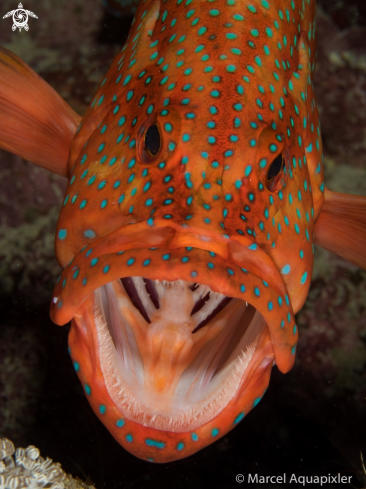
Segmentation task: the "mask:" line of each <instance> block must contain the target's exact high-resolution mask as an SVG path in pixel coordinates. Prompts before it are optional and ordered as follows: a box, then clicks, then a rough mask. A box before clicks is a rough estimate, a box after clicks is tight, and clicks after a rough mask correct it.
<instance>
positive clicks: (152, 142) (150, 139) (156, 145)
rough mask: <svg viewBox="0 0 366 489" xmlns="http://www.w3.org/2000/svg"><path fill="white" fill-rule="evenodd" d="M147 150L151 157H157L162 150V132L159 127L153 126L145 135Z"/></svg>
mask: <svg viewBox="0 0 366 489" xmlns="http://www.w3.org/2000/svg"><path fill="white" fill-rule="evenodd" d="M145 150H146V151H148V152H149V153H150V155H151V156H156V155H157V154H158V153H159V150H160V132H159V129H158V126H157V125H156V124H153V125H152V126H150V127H149V128H148V130H147V131H146V133H145Z"/></svg>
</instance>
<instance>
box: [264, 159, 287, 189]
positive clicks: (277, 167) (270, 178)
mask: <svg viewBox="0 0 366 489" xmlns="http://www.w3.org/2000/svg"><path fill="white" fill-rule="evenodd" d="M283 167H284V159H283V155H282V154H281V153H280V154H279V155H277V156H276V158H275V159H274V160H273V161H272V163H271V165H270V167H269V170H268V173H267V178H266V187H267V188H268V190H269V191H270V192H275V191H276V190H277V189H278V188H279V185H280V183H281V178H282V175H281V174H282V170H283Z"/></svg>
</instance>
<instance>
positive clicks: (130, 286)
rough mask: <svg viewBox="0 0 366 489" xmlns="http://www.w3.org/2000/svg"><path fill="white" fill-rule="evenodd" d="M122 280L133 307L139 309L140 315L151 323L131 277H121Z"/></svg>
mask: <svg viewBox="0 0 366 489" xmlns="http://www.w3.org/2000/svg"><path fill="white" fill-rule="evenodd" d="M120 280H121V282H122V285H123V287H124V289H125V291H126V293H127V295H128V297H129V298H130V301H131V302H132V304H133V305H134V306H135V308H136V309H137V310H138V311H139V313H140V314H141V316H142V317H143V318H144V319H145V321H147V322H148V323H149V324H151V321H150V318H149V316H148V315H147V312H146V309H145V307H144V305H143V303H142V301H141V299H140V296H139V294H138V292H137V290H136V287H135V284H134V283H133V280H132V278H131V277H123V278H121V279H120Z"/></svg>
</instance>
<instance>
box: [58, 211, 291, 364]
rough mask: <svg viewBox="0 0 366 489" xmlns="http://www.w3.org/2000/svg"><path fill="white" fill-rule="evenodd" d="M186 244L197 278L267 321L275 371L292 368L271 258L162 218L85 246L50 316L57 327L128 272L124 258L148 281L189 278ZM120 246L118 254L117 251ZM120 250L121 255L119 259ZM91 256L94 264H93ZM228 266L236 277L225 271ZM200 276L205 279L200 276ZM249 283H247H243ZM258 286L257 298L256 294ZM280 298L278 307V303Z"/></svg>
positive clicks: (242, 242)
mask: <svg viewBox="0 0 366 489" xmlns="http://www.w3.org/2000/svg"><path fill="white" fill-rule="evenodd" d="M202 237H203V238H204V239H203V240H202ZM207 237H208V238H209V240H207V239H206V238H207ZM188 243H189V244H188ZM190 245H192V250H191V251H190V253H191V254H192V256H194V262H193V263H194V264H195V269H197V272H196V273H197V275H198V276H197V281H199V282H200V283H202V284H206V285H208V286H210V287H211V289H212V290H213V291H215V292H221V293H222V294H224V295H226V296H228V297H237V298H239V299H243V300H246V301H247V302H249V303H250V304H252V305H253V306H254V307H255V308H256V309H258V310H259V311H260V312H261V314H262V315H263V317H264V318H265V320H266V323H267V325H268V328H269V331H270V335H271V340H272V344H273V348H274V352H275V359H276V364H277V366H278V368H279V370H280V371H281V372H283V373H285V372H287V371H288V370H290V369H291V368H292V366H293V364H294V360H295V355H294V353H295V351H296V344H297V337H298V331H297V327H296V324H295V318H294V313H293V310H292V306H291V302H290V300H289V296H288V292H287V288H286V285H285V283H284V281H283V278H282V276H281V274H280V272H279V270H278V269H277V267H276V265H275V263H274V262H273V260H272V258H271V257H270V256H269V255H268V254H267V253H266V252H265V251H264V250H262V249H261V248H260V247H259V246H258V245H256V244H254V243H253V242H250V241H249V240H248V238H246V237H244V238H242V237H236V236H235V238H234V237H233V238H229V239H227V238H224V237H223V236H222V235H218V234H215V233H203V232H202V230H201V229H194V228H192V229H191V228H189V230H187V229H186V228H182V226H178V225H176V224H174V223H170V224H169V225H166V222H164V221H163V220H162V221H161V222H157V223H156V226H154V227H153V228H151V227H150V226H149V225H147V223H145V222H142V223H137V224H133V225H129V226H122V227H121V228H118V229H117V230H115V231H113V232H111V233H110V234H108V235H106V236H104V237H102V238H99V239H96V240H94V241H93V242H92V243H90V245H88V246H86V247H84V248H83V249H82V250H80V251H79V252H78V253H77V254H76V255H75V257H74V258H73V259H72V261H71V262H70V263H69V264H68V265H67V266H66V267H65V268H64V270H63V272H62V274H61V275H60V277H59V279H58V281H57V283H56V286H55V289H54V294H53V298H52V300H51V307H50V315H51V319H52V320H53V321H54V322H55V323H56V324H59V325H63V324H65V323H67V322H68V321H70V320H71V319H72V318H73V316H74V314H75V312H76V310H77V309H78V307H79V306H80V304H81V303H82V302H83V301H85V299H86V298H87V297H88V296H89V295H90V294H91V293H93V292H94V290H96V289H97V288H98V287H100V286H101V285H104V284H106V283H108V282H110V281H112V280H115V279H117V278H121V277H124V276H125V277H126V276H131V269H130V267H129V265H128V260H134V270H135V271H134V273H133V275H135V276H142V277H146V278H150V279H152V280H154V279H156V278H159V279H165V280H168V281H174V280H178V279H182V280H186V281H190V280H192V275H190V274H189V270H188V267H183V266H182V262H181V261H180V258H181V256H182V255H183V254H185V253H186V247H187V246H190ZM121 249H122V252H121V251H117V250H121ZM90 250H91V251H90ZM152 250H154V251H156V250H158V253H160V255H159V258H160V261H159V260H158V261H155V262H152V263H151V264H150V265H149V266H148V267H145V266H144V264H143V263H144V262H143V261H142V260H140V261H139V262H138V261H137V260H135V258H136V257H139V256H140V255H141V254H142V255H143V256H145V257H146V255H147V254H151V255H152V253H151V251H152ZM121 253H122V254H123V258H122V259H121V258H117V257H118V256H119V254H121ZM207 253H214V254H215V260H217V261H218V265H219V266H217V267H216V270H214V271H211V270H208V269H207V258H208V256H207ZM164 254H166V255H169V256H170V257H173V260H172V261H173V262H174V264H175V266H172V265H171V263H172V261H170V262H169V266H167V262H164V261H161V256H163V255H164ZM92 260H96V261H97V262H98V266H96V267H95V268H94V267H93V264H92ZM105 267H110V268H108V273H105V272H104V270H105ZM229 270H231V272H234V275H235V276H234V275H231V276H230V275H228V271H229ZM242 270H245V276H242ZM91 273H92V275H91ZM200 274H201V276H203V277H205V278H204V279H202V280H201V279H200V277H199V275H200ZM83 276H84V277H83ZM241 276H242V278H243V282H242V284H241V285H240V281H238V280H239V279H240V277H241ZM263 277H265V278H266V281H265V280H263ZM85 280H87V281H86V282H84V281H85ZM235 281H236V284H235V285H233V283H234V282H235ZM244 282H245V283H244ZM248 283H249V284H250V287H249V286H248V285H245V284H248ZM65 284H66V286H65ZM263 284H265V286H263ZM242 287H244V288H245V291H244V292H242V289H241V288H242ZM256 289H258V291H260V296H256V294H255V292H256ZM280 298H281V306H280V307H277V304H278V300H279V299H280ZM263 304H266V305H267V307H265V306H263ZM270 305H272V309H270Z"/></svg>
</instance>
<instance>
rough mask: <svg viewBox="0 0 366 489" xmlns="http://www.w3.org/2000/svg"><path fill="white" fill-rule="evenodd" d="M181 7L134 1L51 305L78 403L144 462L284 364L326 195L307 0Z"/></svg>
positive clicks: (188, 436)
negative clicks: (64, 331) (79, 391)
mask: <svg viewBox="0 0 366 489" xmlns="http://www.w3.org/2000/svg"><path fill="white" fill-rule="evenodd" d="M189 3H190V2H188V1H187V2H185V3H182V2H176V4H173V3H172V4H169V11H168V9H167V8H166V7H165V6H164V5H163V4H162V3H160V2H158V1H156V0H154V1H151V2H146V3H145V4H142V5H140V7H139V9H138V11H137V14H136V17H135V21H134V24H133V26H132V29H131V32H130V35H129V39H128V41H127V43H126V45H125V46H124V48H123V49H122V51H121V53H119V54H118V55H117V57H116V58H115V60H114V62H113V64H112V66H111V68H110V70H109V71H108V73H107V76H106V78H105V79H104V80H103V82H102V83H101V85H100V87H99V89H98V91H97V94H96V96H95V98H94V100H93V101H92V103H91V106H90V107H89V109H88V111H87V113H86V115H85V116H84V118H83V120H82V123H81V125H80V127H79V129H78V131H77V134H76V136H75V139H74V141H73V143H72V147H71V152H70V162H69V185H68V188H67V191H66V196H65V199H64V203H63V205H62V209H61V213H60V217H59V221H58V226H57V235H56V255H57V259H58V261H59V263H60V264H61V266H62V267H63V271H62V274H61V275H60V277H59V279H58V282H57V284H56V287H55V291H54V296H53V299H52V304H51V317H52V319H53V320H54V322H56V323H57V324H60V325H62V324H65V323H66V322H68V321H70V320H72V326H71V330H70V336H69V346H70V353H71V357H72V360H73V362H74V366H75V369H76V371H77V373H78V375H79V378H80V380H81V382H82V384H83V386H84V389H85V392H86V395H87V397H88V400H89V402H90V404H91V406H92V408H93V410H94V411H95V413H96V414H97V415H98V416H99V418H100V419H101V420H102V422H103V423H104V424H105V426H106V427H107V428H108V429H109V431H110V432H111V433H112V435H113V436H114V437H115V438H116V439H117V440H118V441H119V442H120V443H121V445H123V446H124V447H125V448H126V449H128V450H129V451H131V452H132V453H134V454H135V455H137V456H139V457H141V458H143V459H145V460H153V461H156V462H166V461H169V460H174V459H178V458H182V457H185V456H188V455H190V454H192V453H194V452H196V451H197V450H199V449H201V448H203V447H204V446H206V445H207V444H209V443H211V442H213V441H215V440H216V439H217V438H219V437H220V436H223V435H224V434H225V433H227V432H228V431H229V430H230V429H232V428H233V427H234V426H235V425H236V424H237V423H238V422H239V421H240V420H241V419H242V418H244V416H245V415H246V414H247V413H248V412H249V411H250V410H251V409H252V408H253V407H254V406H255V405H256V404H258V402H259V400H260V399H261V398H262V396H263V394H264V392H265V390H266V388H267V386H268V382H269V378H270V372H271V369H272V366H273V365H274V363H276V364H277V366H278V368H279V369H280V371H282V372H287V371H288V370H289V369H291V367H292V365H293V363H294V359H295V351H296V345H297V339H298V330H297V326H296V323H295V317H294V314H295V313H296V312H297V311H298V310H299V309H300V308H301V307H302V305H303V303H304V301H305V299H306V296H307V293H308V289H309V284H310V278H311V273H312V266H313V226H314V221H315V220H316V217H317V215H318V213H319V211H320V208H321V205H322V199H323V190H324V184H323V173H322V153H321V139H320V127H319V121H318V114H317V108H316V103H315V100H314V93H313V86H312V73H313V69H314V65H313V59H314V49H315V48H314V43H315V39H314V36H315V33H314V25H313V17H314V5H313V3H310V4H309V3H308V2H303V3H302V5H300V6H298V7H296V8H297V10H295V8H292V7H291V5H292V3H291V2H286V5H287V3H288V9H287V8H286V9H284V10H283V13H282V11H281V10H279V7H280V6H279V4H281V5H282V6H283V2H278V1H277V2H272V4H271V5H272V7H270V5H269V3H268V2H265V1H263V2H261V3H260V2H253V5H252V4H250V5H249V4H248V5H246V3H245V6H244V7H241V8H240V9H237V8H236V7H235V8H234V6H232V8H231V7H227V5H226V4H224V3H222V2H217V5H216V4H215V6H213V5H212V4H210V3H204V2H202V3H199V4H197V5H196V6H195V7H192V6H191V5H189ZM254 3H255V6H254ZM277 4H278V5H277ZM167 5H168V4H167ZM233 5H234V2H233ZM275 6H277V7H278V8H277V7H276V8H275ZM178 19H181V20H178ZM196 19H198V20H196ZM200 19H201V20H200ZM188 32H189V33H190V36H188ZM239 40H240V42H239Z"/></svg>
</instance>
